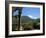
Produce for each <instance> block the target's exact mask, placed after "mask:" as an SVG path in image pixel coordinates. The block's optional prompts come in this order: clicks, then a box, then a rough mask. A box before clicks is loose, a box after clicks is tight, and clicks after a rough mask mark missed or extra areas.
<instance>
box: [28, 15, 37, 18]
mask: <svg viewBox="0 0 46 38" xmlns="http://www.w3.org/2000/svg"><path fill="white" fill-rule="evenodd" d="M28 17H30V18H32V19H37V17H34V16H32V15H28Z"/></svg>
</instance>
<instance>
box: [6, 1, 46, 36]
mask: <svg viewBox="0 0 46 38" xmlns="http://www.w3.org/2000/svg"><path fill="white" fill-rule="evenodd" d="M15 3H16V4H18V3H21V4H35V5H43V33H37V34H22V35H9V23H8V22H9V4H15ZM39 35H45V3H42V2H22V1H5V37H22V36H39Z"/></svg>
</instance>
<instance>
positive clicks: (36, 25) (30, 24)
mask: <svg viewBox="0 0 46 38" xmlns="http://www.w3.org/2000/svg"><path fill="white" fill-rule="evenodd" d="M17 19H18V18H17ZM17 19H16V17H12V21H13V22H12V30H13V31H18V22H17V21H18V20H17ZM20 25H21V26H22V31H23V30H34V29H40V19H39V18H38V19H31V18H29V17H28V16H22V17H21V22H20ZM21 26H20V27H21Z"/></svg>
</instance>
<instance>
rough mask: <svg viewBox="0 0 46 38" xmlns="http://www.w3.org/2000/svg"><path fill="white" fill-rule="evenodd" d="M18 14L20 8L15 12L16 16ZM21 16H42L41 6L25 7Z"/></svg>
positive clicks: (33, 17) (35, 17)
mask: <svg viewBox="0 0 46 38" xmlns="http://www.w3.org/2000/svg"><path fill="white" fill-rule="evenodd" d="M16 14H18V10H17V11H16V12H14V13H13V15H14V16H15V15H16ZM21 16H28V17H30V18H32V19H37V18H40V8H35V7H23V9H22V14H21Z"/></svg>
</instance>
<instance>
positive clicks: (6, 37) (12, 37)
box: [6, 37, 20, 38]
mask: <svg viewBox="0 0 46 38" xmlns="http://www.w3.org/2000/svg"><path fill="white" fill-rule="evenodd" d="M6 38H20V37H6Z"/></svg>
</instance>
